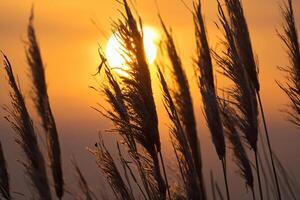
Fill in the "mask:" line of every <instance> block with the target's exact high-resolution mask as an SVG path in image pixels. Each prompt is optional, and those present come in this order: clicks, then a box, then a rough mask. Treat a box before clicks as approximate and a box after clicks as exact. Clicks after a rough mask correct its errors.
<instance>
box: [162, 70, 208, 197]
mask: <svg viewBox="0 0 300 200" xmlns="http://www.w3.org/2000/svg"><path fill="white" fill-rule="evenodd" d="M158 76H159V79H160V83H161V87H162V90H163V97H164V106H165V108H166V110H167V113H168V115H169V118H170V120H171V123H172V125H171V127H170V135H171V141H172V144H173V148H174V151H176V152H175V153H176V155H177V161H178V165H179V168H180V169H181V170H180V171H181V176H182V180H183V182H184V186H185V191H186V196H187V199H193V200H194V199H195V200H196V199H202V196H203V195H202V194H201V193H202V191H201V188H200V182H199V179H198V176H197V171H196V165H195V163H194V160H193V155H192V152H191V147H190V145H189V143H188V138H187V136H186V135H185V133H184V129H183V127H182V125H181V121H180V119H179V115H178V112H177V109H176V106H175V103H174V101H173V99H172V97H171V94H170V91H169V88H168V86H167V83H166V81H165V78H164V76H163V74H162V72H161V71H160V69H159V68H158Z"/></svg>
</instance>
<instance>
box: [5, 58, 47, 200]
mask: <svg viewBox="0 0 300 200" xmlns="http://www.w3.org/2000/svg"><path fill="white" fill-rule="evenodd" d="M3 57H4V60H3V61H4V66H5V71H6V73H7V76H8V83H9V86H10V88H11V92H10V98H11V105H12V108H7V111H8V113H9V116H7V117H6V119H7V120H8V122H9V123H10V125H11V127H12V129H13V130H14V131H15V133H16V134H17V137H16V139H15V141H16V143H17V144H18V145H20V147H21V149H22V150H23V152H24V153H25V160H24V161H21V163H22V165H23V166H24V168H25V172H26V174H27V175H28V177H29V179H30V180H31V182H32V184H33V188H34V189H35V191H36V192H37V195H38V197H39V198H38V199H40V200H42V199H43V200H51V193H50V187H49V184H48V178H47V173H46V166H45V161H44V157H43V155H42V153H41V151H40V149H39V146H38V140H37V136H36V133H35V131H34V128H33V123H32V120H31V118H30V115H29V112H28V110H27V108H26V105H25V101H24V97H23V95H22V93H21V91H20V88H19V86H18V85H17V82H16V80H15V77H14V74H13V70H12V67H11V64H10V62H9V60H8V58H7V57H6V56H5V55H3Z"/></svg>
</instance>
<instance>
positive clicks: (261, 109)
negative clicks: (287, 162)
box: [257, 91, 281, 200]
mask: <svg viewBox="0 0 300 200" xmlns="http://www.w3.org/2000/svg"><path fill="white" fill-rule="evenodd" d="M257 97H258V101H259V107H260V111H261V115H262V119H263V124H264V129H265V133H266V138H267V144H268V149H269V153H270V158H271V163H272V168H273V173H274V177H275V183H276V188H277V193H278V197H279V200H281V192H280V187H279V182H278V177H277V172H276V168H275V164H274V159H273V152H272V148H271V142H270V138H269V132H268V128H267V123H266V119H265V114H264V109H263V106H262V102H261V98H260V94H259V92H258V91H257Z"/></svg>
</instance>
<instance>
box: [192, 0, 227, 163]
mask: <svg viewBox="0 0 300 200" xmlns="http://www.w3.org/2000/svg"><path fill="white" fill-rule="evenodd" d="M194 7H195V11H194V24H195V35H196V45H197V60H196V64H197V67H198V71H199V77H198V78H199V87H200V91H201V94H202V98H203V105H204V112H205V118H206V121H207V124H208V127H209V129H210V132H211V135H212V140H213V143H214V145H215V148H216V151H217V153H218V156H219V159H220V160H223V159H224V158H225V140H224V133H223V127H222V121H221V117H220V109H219V104H218V98H217V94H216V88H215V83H214V75H213V64H212V58H211V54H210V48H209V44H208V39H207V36H206V28H205V24H204V20H203V16H202V11H201V2H200V1H198V3H197V4H195V6H194Z"/></svg>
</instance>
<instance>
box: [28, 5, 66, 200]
mask: <svg viewBox="0 0 300 200" xmlns="http://www.w3.org/2000/svg"><path fill="white" fill-rule="evenodd" d="M33 20H34V14H33V10H32V11H31V16H30V18H29V25H28V28H27V36H28V43H27V49H26V57H27V63H28V65H29V67H30V72H31V78H32V82H33V87H32V88H33V94H34V96H33V102H34V103H35V107H36V109H37V111H38V114H39V116H40V118H41V120H42V125H43V128H44V130H45V133H46V139H47V150H48V156H49V160H50V168H51V171H52V177H53V179H54V185H55V191H56V195H57V197H58V198H59V199H61V198H62V196H63V194H64V181H63V172H62V164H61V151H60V145H59V138H58V133H57V128H56V124H55V119H54V116H53V114H52V110H51V106H50V102H49V97H48V93H47V85H46V77H45V67H44V64H43V61H42V56H41V51H40V47H39V44H38V41H37V38H36V33H35V29H34V25H33Z"/></svg>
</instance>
